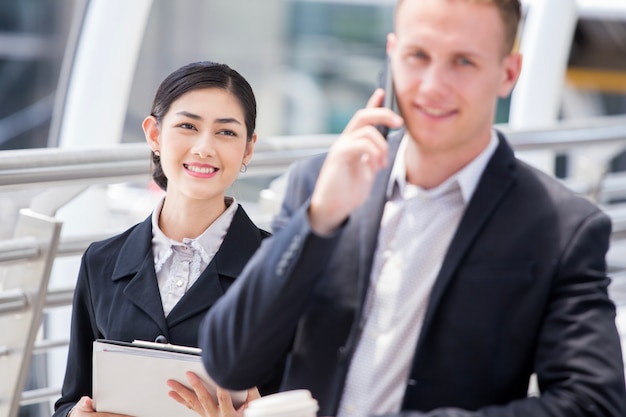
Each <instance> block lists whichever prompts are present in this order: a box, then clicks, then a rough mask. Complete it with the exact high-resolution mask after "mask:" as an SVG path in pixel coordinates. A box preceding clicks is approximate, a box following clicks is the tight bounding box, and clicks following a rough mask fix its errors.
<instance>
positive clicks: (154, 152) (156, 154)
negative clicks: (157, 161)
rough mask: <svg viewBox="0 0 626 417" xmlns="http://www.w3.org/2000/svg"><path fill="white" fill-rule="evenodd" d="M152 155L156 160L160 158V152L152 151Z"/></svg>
mask: <svg viewBox="0 0 626 417" xmlns="http://www.w3.org/2000/svg"><path fill="white" fill-rule="evenodd" d="M152 153H153V154H154V156H156V157H157V158H161V152H160V151H159V150H156V151H152Z"/></svg>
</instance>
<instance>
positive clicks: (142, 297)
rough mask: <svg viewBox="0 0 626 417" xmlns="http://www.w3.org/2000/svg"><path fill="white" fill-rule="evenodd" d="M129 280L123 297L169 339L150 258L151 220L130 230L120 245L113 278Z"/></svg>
mask: <svg viewBox="0 0 626 417" xmlns="http://www.w3.org/2000/svg"><path fill="white" fill-rule="evenodd" d="M128 277H130V280H129V281H128V284H127V285H126V288H125V289H124V295H125V296H126V297H127V298H128V300H129V301H130V302H131V303H133V304H135V305H136V306H137V307H138V308H139V309H141V310H142V311H143V312H144V313H146V315H147V316H149V317H150V318H151V319H152V320H153V321H154V322H155V323H156V324H157V325H158V327H159V329H160V330H161V332H162V334H163V335H164V336H165V337H166V338H169V334H168V331H167V323H166V322H165V314H164V313H163V306H162V303H161V294H160V292H159V286H158V283H157V278H156V273H155V271H154V257H153V255H152V219H151V217H148V218H147V219H146V220H144V221H143V222H142V223H140V224H139V225H137V227H136V228H135V229H133V230H132V231H131V232H130V234H129V236H128V239H127V240H126V242H125V243H124V246H122V248H121V250H120V252H119V255H118V258H117V261H116V264H115V268H114V270H113V276H112V279H113V280H114V281H119V280H121V279H124V278H128Z"/></svg>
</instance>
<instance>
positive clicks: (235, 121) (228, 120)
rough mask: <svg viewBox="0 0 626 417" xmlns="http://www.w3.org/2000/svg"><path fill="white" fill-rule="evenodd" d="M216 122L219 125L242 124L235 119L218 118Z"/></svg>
mask: <svg viewBox="0 0 626 417" xmlns="http://www.w3.org/2000/svg"><path fill="white" fill-rule="evenodd" d="M215 122H217V123H221V124H224V123H236V124H238V125H240V124H241V122H240V121H239V120H237V119H235V118H234V117H218V118H217V119H215Z"/></svg>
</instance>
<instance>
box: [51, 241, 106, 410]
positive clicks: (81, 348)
mask: <svg viewBox="0 0 626 417" xmlns="http://www.w3.org/2000/svg"><path fill="white" fill-rule="evenodd" d="M88 252H89V250H87V252H85V255H84V256H83V258H82V260H81V265H80V269H79V273H78V278H77V281H76V289H75V290H74V300H73V304H72V326H71V330H70V344H69V350H68V359H67V365H66V370H65V379H64V381H63V388H62V390H61V398H59V399H58V400H57V401H56V403H55V405H54V409H55V412H54V414H53V417H64V416H66V415H67V413H68V412H69V411H70V409H71V408H72V407H73V406H74V405H75V404H76V403H77V402H78V400H80V398H81V397H82V396H84V395H87V396H89V397H92V392H91V391H92V388H91V384H92V352H93V341H94V340H95V339H96V338H97V329H96V326H95V320H94V312H93V308H92V304H91V290H90V288H89V277H88V272H87V271H88V268H87V266H86V263H87V257H88Z"/></svg>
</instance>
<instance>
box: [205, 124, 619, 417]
mask: <svg viewBox="0 0 626 417" xmlns="http://www.w3.org/2000/svg"><path fill="white" fill-rule="evenodd" d="M400 137H401V132H400V134H399V135H397V136H395V137H393V138H390V151H391V152H390V163H389V168H388V169H386V170H384V171H383V172H381V173H380V174H379V175H378V177H377V179H376V182H375V184H374V188H373V190H372V193H371V197H370V198H369V200H368V201H367V202H366V203H365V204H364V205H363V206H362V207H361V208H360V209H358V210H356V211H355V212H354V213H352V215H351V216H350V218H349V219H348V221H347V222H346V223H345V224H344V225H343V226H342V227H341V230H339V231H338V232H337V233H336V234H335V235H333V236H331V237H328V238H321V237H319V236H316V235H315V234H313V233H312V232H311V229H310V226H309V223H308V220H307V213H306V212H307V209H308V199H309V197H310V195H311V193H312V190H313V186H314V184H315V181H316V177H317V174H318V172H319V169H320V167H321V165H322V162H323V156H321V157H319V158H314V159H311V160H307V161H304V162H301V163H298V164H296V166H294V167H293V168H292V170H291V171H290V173H289V177H288V178H289V179H288V188H287V191H286V197H285V200H284V203H283V206H282V209H281V212H280V214H279V215H278V216H277V219H276V222H275V226H276V227H275V228H274V230H273V233H274V234H273V236H272V237H271V238H269V239H267V240H265V241H264V242H263V244H262V245H261V248H260V249H259V250H258V251H257V253H256V254H255V256H254V257H253V258H252V259H251V261H250V262H249V263H248V265H247V266H246V268H245V269H244V271H243V272H242V274H241V276H240V278H239V280H238V281H237V282H236V283H235V284H234V285H233V287H231V289H230V291H229V292H228V293H227V294H226V295H225V296H224V297H223V298H222V299H220V300H219V301H218V302H217V303H216V305H215V306H214V307H213V308H212V309H211V310H210V311H209V313H208V314H207V317H206V319H205V320H204V322H203V323H202V326H201V334H200V346H201V347H202V348H203V350H204V353H203V360H204V363H205V366H206V367H207V369H208V371H209V373H210V374H211V375H212V376H213V377H214V378H215V380H216V381H217V382H218V383H219V384H221V385H223V386H225V387H228V388H231V389H242V388H245V387H247V386H250V385H252V384H254V383H256V382H257V381H259V380H261V379H262V378H263V377H264V376H265V375H266V373H267V372H269V370H270V369H271V368H272V367H273V366H274V364H275V363H277V362H278V361H279V360H280V359H281V358H283V357H287V361H288V362H287V368H286V370H285V374H284V379H283V386H282V389H296V388H307V389H309V390H311V392H312V394H313V396H314V397H315V398H316V399H317V400H318V401H319V404H320V411H319V415H321V416H334V415H335V414H336V411H337V408H338V404H339V401H340V399H341V395H342V390H343V385H344V381H345V378H346V373H347V370H348V366H349V364H350V359H351V357H352V354H353V351H354V348H355V345H356V343H357V340H358V338H359V334H360V330H361V326H362V324H361V322H360V318H361V307H362V305H363V299H364V294H365V292H366V285H367V283H368V280H369V275H370V271H371V267H372V260H373V258H374V252H375V249H376V242H377V235H378V229H379V224H380V220H381V215H382V212H383V207H384V204H385V199H386V196H385V191H386V186H387V183H388V179H389V173H390V169H391V166H392V163H391V162H392V160H393V158H394V157H395V153H396V152H397V147H398V143H399V140H400ZM499 142H500V143H499V145H498V148H497V149H496V151H495V154H494V155H493V157H492V158H491V160H490V161H489V163H488V165H487V167H486V169H485V171H484V173H483V175H482V177H481V179H480V183H479V184H478V187H477V189H476V191H475V193H474V195H473V197H472V199H471V201H470V202H469V204H468V207H467V209H466V211H465V213H464V215H463V218H462V220H461V222H460V225H459V227H458V230H457V231H456V233H455V235H454V237H453V240H452V242H451V244H450V247H449V249H448V251H447V254H446V255H445V259H444V262H443V266H442V268H441V271H440V272H439V275H438V277H437V280H436V282H435V284H434V287H433V290H432V295H431V298H430V302H429V305H428V309H427V312H426V317H425V319H424V323H423V328H422V330H421V335H420V337H419V342H418V345H417V347H416V350H415V355H414V358H413V362H412V363H411V364H407V366H410V367H411V369H410V375H409V378H408V380H407V381H406V387H405V395H404V400H403V404H402V409H403V410H415V411H414V412H412V413H408V414H406V415H407V416H408V415H410V416H448V417H452V416H455V417H460V416H507V417H513V416H515V417H522V416H524V417H544V416H545V417H547V416H551V417H555V416H559V417H574V416H577V417H580V416H594V417H597V416H614V417H618V416H619V417H624V416H626V392H625V389H624V368H623V363H622V354H621V350H620V340H619V336H618V332H617V330H616V326H615V314H616V312H615V306H614V304H613V303H612V302H611V300H610V299H609V297H608V295H607V286H608V285H609V278H607V276H606V263H605V254H606V251H607V249H608V245H609V235H610V232H611V222H610V219H609V218H608V217H607V216H606V215H605V214H603V213H602V212H601V211H600V210H599V209H598V208H597V207H596V206H594V205H593V204H591V203H590V202H588V201H587V200H585V199H583V198H581V197H579V196H575V195H574V194H573V193H572V192H571V191H569V190H568V189H566V188H565V187H564V186H562V185H561V184H560V183H558V182H557V181H556V180H555V179H553V178H551V177H549V176H548V175H545V174H543V173H541V172H539V171H538V170H536V169H533V168H532V167H530V166H528V165H526V164H524V163H523V162H521V161H519V160H517V159H516V158H515V157H514V153H513V151H512V149H511V148H510V146H509V145H508V144H507V142H506V140H505V138H504V137H503V136H502V135H500V140H499ZM383 279H384V277H383ZM415 279H419V277H417V276H416V277H415ZM533 372H534V373H536V374H537V376H538V382H539V387H540V389H541V396H540V397H532V398H527V391H528V383H529V377H530V376H531V374H532V373H533ZM403 415H405V414H403ZM359 417H364V416H359Z"/></svg>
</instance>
